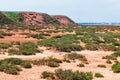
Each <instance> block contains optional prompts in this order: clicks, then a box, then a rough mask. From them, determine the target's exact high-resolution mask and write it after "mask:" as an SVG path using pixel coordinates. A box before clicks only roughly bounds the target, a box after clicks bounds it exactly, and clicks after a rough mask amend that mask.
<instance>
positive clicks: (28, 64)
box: [20, 61, 32, 68]
mask: <svg viewBox="0 0 120 80" xmlns="http://www.w3.org/2000/svg"><path fill="white" fill-rule="evenodd" d="M20 65H21V66H22V67H23V68H32V65H31V63H30V61H22V63H21V64H20Z"/></svg>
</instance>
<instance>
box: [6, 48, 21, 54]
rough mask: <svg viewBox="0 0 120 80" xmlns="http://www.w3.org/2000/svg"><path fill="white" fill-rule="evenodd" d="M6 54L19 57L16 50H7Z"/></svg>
mask: <svg viewBox="0 0 120 80" xmlns="http://www.w3.org/2000/svg"><path fill="white" fill-rule="evenodd" d="M8 54H9V55H20V52H19V50H17V49H13V48H12V49H8Z"/></svg>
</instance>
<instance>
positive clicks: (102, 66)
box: [97, 64, 106, 68]
mask: <svg viewBox="0 0 120 80" xmlns="http://www.w3.org/2000/svg"><path fill="white" fill-rule="evenodd" d="M97 67H100V68H106V66H105V65H103V64H99V65H97Z"/></svg>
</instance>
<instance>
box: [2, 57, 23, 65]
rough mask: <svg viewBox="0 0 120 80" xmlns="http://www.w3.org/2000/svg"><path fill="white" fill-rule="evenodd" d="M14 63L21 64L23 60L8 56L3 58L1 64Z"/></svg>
mask: <svg viewBox="0 0 120 80" xmlns="http://www.w3.org/2000/svg"><path fill="white" fill-rule="evenodd" d="M4 63H6V64H13V65H20V64H21V63H22V60H21V59H19V58H7V59H4V60H1V64H4Z"/></svg>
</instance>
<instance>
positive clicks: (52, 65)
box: [47, 61, 59, 67]
mask: <svg viewBox="0 0 120 80" xmlns="http://www.w3.org/2000/svg"><path fill="white" fill-rule="evenodd" d="M47 65H48V66H49V67H58V66H59V64H58V63H56V62H54V61H50V62H48V63H47Z"/></svg>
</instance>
